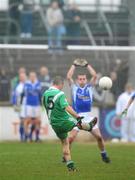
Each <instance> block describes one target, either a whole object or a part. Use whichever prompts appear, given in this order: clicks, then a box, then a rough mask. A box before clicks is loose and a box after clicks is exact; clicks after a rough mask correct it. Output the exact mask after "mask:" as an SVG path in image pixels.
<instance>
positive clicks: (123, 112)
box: [120, 109, 128, 117]
mask: <svg viewBox="0 0 135 180" xmlns="http://www.w3.org/2000/svg"><path fill="white" fill-rule="evenodd" d="M127 111H128V109H124V111H122V113H121V115H120V117H123V116H126V115H127Z"/></svg>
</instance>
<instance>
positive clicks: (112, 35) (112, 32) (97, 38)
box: [0, 4, 129, 45]
mask: <svg viewBox="0 0 135 180" xmlns="http://www.w3.org/2000/svg"><path fill="white" fill-rule="evenodd" d="M14 5H15V6H17V4H14ZM14 5H12V6H10V8H12V7H13V6H14ZM82 6H83V5H82ZM89 6H92V4H91V5H89ZM93 6H94V5H93ZM102 6H103V5H101V6H100V7H102ZM105 6H107V5H105ZM113 6H114V5H113ZM45 7H48V6H45ZM114 7H115V6H114ZM120 7H121V8H122V9H121V12H122V11H124V12H127V9H126V7H124V6H120ZM98 9H99V7H98ZM38 13H39V16H40V19H41V21H42V24H43V27H44V29H47V25H46V21H45V18H44V17H45V14H44V7H41V8H40V10H39V11H38ZM33 14H34V12H33ZM100 15H102V16H101V20H100V22H99V23H100V24H101V25H103V26H105V28H106V30H107V33H108V34H106V35H105V34H103V35H98V32H97V34H96V33H95V32H92V29H91V27H90V26H89V24H95V25H96V24H97V23H98V21H97V19H83V16H82V22H81V24H82V31H84V32H85V34H86V35H84V36H80V37H79V39H80V41H81V42H83V43H84V42H86V44H91V45H96V44H102V42H103V41H104V42H106V41H108V42H110V43H111V44H116V45H117V44H118V42H119V41H124V42H125V41H128V37H126V36H122V37H119V36H118V35H117V32H118V24H119V23H123V24H127V26H126V27H128V26H129V20H128V19H127V20H126V19H121V20H119V19H115V20H113V19H111V20H110V19H107V17H106V16H105V14H103V12H102V13H101V12H100ZM3 21H5V22H6V23H8V24H14V25H15V27H16V29H17V35H16V36H13V35H11V34H10V33H9V31H7V32H6V33H5V36H0V42H1V43H10V42H11V41H14V43H15V41H16V42H17V43H20V42H24V41H26V42H29V41H31V42H34V41H41V42H43V41H47V34H46V35H45V36H33V37H32V38H31V39H21V38H20V26H19V24H18V23H17V22H16V21H15V20H13V19H11V18H10V17H9V14H8V16H7V17H6V18H5V19H0V22H3ZM69 22H70V21H69V20H65V24H68V23H69ZM110 24H111V25H110ZM112 26H113V29H112ZM97 30H98V29H97ZM108 35H109V36H108ZM70 39H73V40H74V39H75V40H76V38H74V37H69V36H68V37H67V36H65V37H63V41H67V40H70ZM112 40H113V41H112ZM97 42H98V43H97Z"/></svg>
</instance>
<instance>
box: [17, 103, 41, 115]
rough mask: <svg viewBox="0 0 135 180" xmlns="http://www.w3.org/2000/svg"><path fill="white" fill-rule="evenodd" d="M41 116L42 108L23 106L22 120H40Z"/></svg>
mask: <svg viewBox="0 0 135 180" xmlns="http://www.w3.org/2000/svg"><path fill="white" fill-rule="evenodd" d="M40 116H41V108H40V106H29V105H25V106H22V108H21V112H20V117H21V118H27V117H30V118H37V117H38V118H40Z"/></svg>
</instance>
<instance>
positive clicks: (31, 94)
mask: <svg viewBox="0 0 135 180" xmlns="http://www.w3.org/2000/svg"><path fill="white" fill-rule="evenodd" d="M24 96H25V97H26V105H29V106H39V105H40V104H41V85H40V82H39V81H36V82H35V83H32V82H31V81H27V82H26V83H25V85H24Z"/></svg>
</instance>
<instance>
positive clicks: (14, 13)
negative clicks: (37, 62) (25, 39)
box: [9, 0, 21, 35]
mask: <svg viewBox="0 0 135 180" xmlns="http://www.w3.org/2000/svg"><path fill="white" fill-rule="evenodd" d="M20 2H21V0H10V1H9V8H10V9H9V16H10V18H11V19H12V20H14V22H11V23H10V24H9V32H10V33H11V35H16V34H17V25H16V23H17V24H18V25H19V19H20V12H19V9H18V6H19V3H20Z"/></svg>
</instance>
